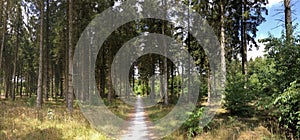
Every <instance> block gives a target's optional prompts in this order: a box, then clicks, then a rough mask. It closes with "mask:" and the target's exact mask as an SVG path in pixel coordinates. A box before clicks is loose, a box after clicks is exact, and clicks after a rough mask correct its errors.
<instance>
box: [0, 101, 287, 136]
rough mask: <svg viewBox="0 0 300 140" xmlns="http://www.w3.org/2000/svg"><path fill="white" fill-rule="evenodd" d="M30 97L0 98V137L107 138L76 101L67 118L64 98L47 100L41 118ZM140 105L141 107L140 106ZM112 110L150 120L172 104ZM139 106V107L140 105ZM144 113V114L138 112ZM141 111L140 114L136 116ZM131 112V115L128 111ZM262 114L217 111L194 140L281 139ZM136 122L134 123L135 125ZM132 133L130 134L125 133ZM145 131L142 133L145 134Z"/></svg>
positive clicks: (118, 104)
mask: <svg viewBox="0 0 300 140" xmlns="http://www.w3.org/2000/svg"><path fill="white" fill-rule="evenodd" d="M34 101H35V100H34V98H33V99H30V98H29V99H25V98H24V99H21V98H17V100H16V101H14V102H13V101H9V100H0V110H1V112H0V139H1V140H2V139H3V140H16V139H21V140H23V139H24V140H32V139H39V140H43V139H47V140H69V139H80V140H106V139H111V138H109V137H107V136H105V135H104V134H103V133H100V132H98V131H96V130H95V129H94V128H92V127H91V125H90V124H89V122H88V121H87V120H86V119H84V116H83V114H82V112H81V111H80V109H79V107H78V106H77V105H76V104H75V109H74V113H73V116H72V117H70V116H69V114H68V111H67V109H66V105H65V103H64V102H63V101H58V102H51V101H49V102H47V103H45V104H44V105H43V109H42V110H41V111H40V114H42V115H41V117H40V118H39V119H38V115H37V114H38V113H37V111H36V109H35V107H34V105H33V104H32V102H34ZM140 107H142V106H140ZM109 108H110V109H111V111H112V112H114V113H115V114H117V115H118V116H119V117H121V118H127V119H128V118H129V120H135V119H137V120H140V119H143V120H145V118H143V117H148V119H149V120H150V121H155V120H158V119H160V118H162V117H163V116H165V115H166V114H168V112H170V111H171V110H172V108H173V106H172V105H169V106H164V105H155V106H153V107H151V108H145V110H139V111H136V113H135V115H137V116H136V117H129V115H130V114H129V113H128V112H132V109H133V108H132V107H130V106H127V105H124V104H123V103H121V102H120V101H117V102H116V103H114V105H112V106H111V107H109ZM139 109H141V108H139ZM145 112H146V114H147V116H144V115H141V114H144V113H145ZM138 114H140V116H139V115H138ZM131 115H132V114H131ZM261 117H262V116H254V117H235V116H230V114H228V113H227V112H226V111H224V110H220V111H219V112H218V113H217V115H216V116H215V118H214V119H213V120H212V122H211V123H210V124H209V125H208V127H207V128H205V130H204V131H203V132H201V133H200V134H199V135H198V136H196V137H195V138H194V139H197V140H207V139H208V140H209V139H214V140H265V139H267V140H268V139H269V140H273V139H274V140H277V139H282V137H281V136H280V134H278V133H276V132H277V130H274V129H270V127H268V126H269V125H270V122H268V121H265V120H264V119H261ZM137 120H135V121H132V122H133V126H132V127H131V128H128V129H129V130H130V129H133V130H137V131H138V130H139V128H138V127H140V126H143V125H144V126H143V127H145V126H147V125H146V124H145V122H139V124H137V123H136V122H137ZM134 125H136V126H134ZM132 132H134V131H132ZM129 135H132V134H128V136H129ZM146 135H148V132H146V133H144V136H146ZM186 135H187V133H186V132H185V131H183V130H177V131H175V132H173V133H172V134H171V135H170V136H167V137H165V138H164V139H167V140H172V139H176V140H185V139H187V137H186ZM141 136H142V135H141Z"/></svg>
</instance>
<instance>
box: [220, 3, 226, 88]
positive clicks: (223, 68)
mask: <svg viewBox="0 0 300 140" xmlns="http://www.w3.org/2000/svg"><path fill="white" fill-rule="evenodd" d="M220 7H221V19H220V21H221V33H220V43H221V45H220V46H221V73H220V74H221V77H222V79H226V60H225V59H226V58H225V47H226V42H225V11H224V9H225V4H224V3H223V2H221V6H220ZM225 82H226V81H221V86H222V87H225Z"/></svg>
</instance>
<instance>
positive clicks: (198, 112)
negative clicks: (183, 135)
mask: <svg viewBox="0 0 300 140" xmlns="http://www.w3.org/2000/svg"><path fill="white" fill-rule="evenodd" d="M202 114H203V108H197V109H195V111H193V112H189V113H188V115H190V117H189V119H188V120H187V121H186V122H185V123H184V124H183V128H184V129H185V130H187V134H188V137H195V136H197V135H198V134H200V133H201V132H202V127H201V126H200V125H199V120H200V117H201V116H202Z"/></svg>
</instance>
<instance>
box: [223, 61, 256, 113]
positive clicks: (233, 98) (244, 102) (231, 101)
mask: <svg viewBox="0 0 300 140" xmlns="http://www.w3.org/2000/svg"><path fill="white" fill-rule="evenodd" d="M240 69H241V66H240V64H238V63H234V62H233V63H232V64H231V66H230V67H229V68H228V74H227V83H226V91H225V105H224V106H225V108H226V109H227V110H228V111H230V113H232V114H233V115H241V116H243V115H250V114H252V113H253V109H252V108H251V106H250V103H251V101H253V99H254V97H255V96H254V94H252V91H251V90H249V89H248V87H246V86H248V85H247V83H246V82H245V76H244V75H243V74H242V72H241V70H240Z"/></svg>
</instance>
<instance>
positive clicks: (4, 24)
mask: <svg viewBox="0 0 300 140" xmlns="http://www.w3.org/2000/svg"><path fill="white" fill-rule="evenodd" d="M9 1H10V0H7V2H6V9H5V10H3V12H4V19H3V30H2V42H1V48H0V70H1V69H2V58H3V50H4V46H5V34H6V30H7V27H6V26H7V19H8V5H9ZM4 3H5V1H4V2H3V4H4Z"/></svg>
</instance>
